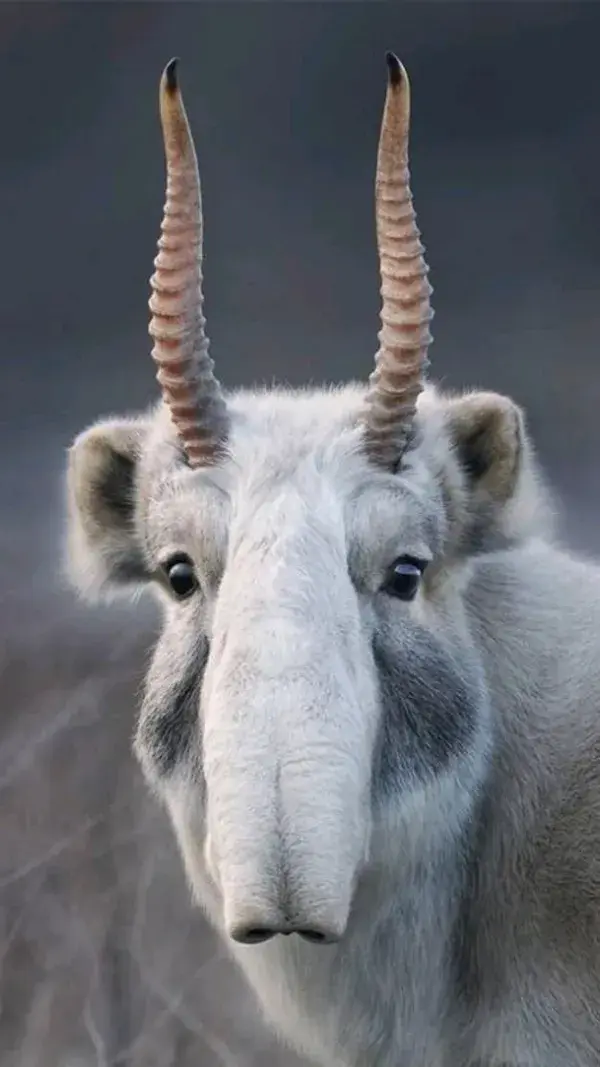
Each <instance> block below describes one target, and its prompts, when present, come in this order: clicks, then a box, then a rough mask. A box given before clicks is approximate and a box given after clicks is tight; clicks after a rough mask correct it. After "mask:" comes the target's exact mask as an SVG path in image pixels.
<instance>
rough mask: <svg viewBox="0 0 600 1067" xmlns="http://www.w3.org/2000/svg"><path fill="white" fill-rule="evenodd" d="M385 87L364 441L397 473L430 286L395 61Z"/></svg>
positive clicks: (424, 359) (404, 79)
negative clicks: (376, 301)
mask: <svg viewBox="0 0 600 1067" xmlns="http://www.w3.org/2000/svg"><path fill="white" fill-rule="evenodd" d="M386 62H387V66H388V85H387V92H386V99H385V106H384V113H383V119H382V124H381V133H380V138H379V148H378V154H377V173H376V181H375V215H376V231H377V247H378V252H379V269H380V278H381V286H380V293H381V296H382V306H381V313H380V314H381V329H380V331H379V333H378V340H379V350H378V352H377V354H376V357H375V369H374V370H373V372H372V374H371V375H370V377H369V384H368V389H367V397H366V414H365V443H366V448H367V452H368V454H369V456H370V458H371V459H373V460H374V461H375V462H376V463H377V464H378V465H381V466H384V467H392V468H393V467H395V465H396V464H397V463H398V461H399V459H400V458H401V456H402V454H403V452H404V451H405V449H406V447H407V445H408V443H409V441H410V438H411V435H412V425H413V422H414V416H415V412H416V404H417V398H418V396H419V394H420V393H421V391H422V389H423V384H424V377H425V372H426V369H427V366H428V362H429V361H428V355H427V353H428V349H429V345H430V344H431V341H432V340H433V338H432V336H431V332H430V329H429V323H430V321H431V319H432V318H433V310H432V308H431V304H430V296H431V293H432V291H433V290H432V287H431V285H430V283H429V280H428V274H429V268H428V266H427V264H426V262H425V258H424V248H423V245H422V243H421V240H420V236H421V235H420V231H419V229H418V227H417V223H416V214H415V210H414V206H413V200H412V193H411V189H410V171H409V166H408V141H409V127H410V83H409V79H408V74H407V73H406V70H405V68H404V67H403V65H402V63H401V62H400V60H399V59H398V58H397V56H395V55H394V53H392V52H388V53H387V54H386Z"/></svg>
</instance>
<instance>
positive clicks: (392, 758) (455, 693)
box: [373, 628, 486, 794]
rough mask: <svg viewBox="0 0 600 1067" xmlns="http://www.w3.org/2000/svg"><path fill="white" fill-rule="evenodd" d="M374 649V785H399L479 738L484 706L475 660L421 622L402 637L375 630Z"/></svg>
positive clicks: (429, 775) (427, 776)
mask: <svg viewBox="0 0 600 1067" xmlns="http://www.w3.org/2000/svg"><path fill="white" fill-rule="evenodd" d="M373 655H374V659H375V664H376V668H377V674H378V679H379V691H380V699H381V704H382V720H381V732H380V739H379V746H378V756H377V761H376V766H375V773H374V781H375V788H376V789H377V790H378V791H379V792H380V793H381V794H386V793H398V792H401V791H402V790H403V789H404V788H407V787H409V785H410V783H411V781H412V782H415V780H416V781H418V782H419V783H422V784H425V783H427V782H428V781H431V780H432V779H433V778H435V777H438V776H440V775H443V774H444V772H445V771H446V770H447V769H448V768H449V766H450V765H451V764H452V763H453V762H455V761H456V760H460V758H461V757H463V756H466V755H468V753H469V752H470V751H471V749H472V748H473V747H474V746H475V745H476V743H477V742H476V737H477V734H478V730H479V724H480V720H481V717H482V715H483V714H484V709H485V706H486V702H485V694H484V690H483V686H482V680H481V672H480V669H479V666H478V664H477V663H476V662H475V660H474V659H472V657H471V656H470V654H469V653H468V651H465V652H464V653H461V652H459V651H454V650H451V649H449V648H446V647H444V645H443V644H442V643H437V642H436V641H435V640H434V639H433V638H432V637H431V635H430V634H429V633H428V631H426V630H418V629H416V628H415V631H414V632H412V633H411V634H410V635H403V640H402V642H394V641H393V640H392V639H391V638H390V639H388V640H386V639H385V638H384V637H381V636H377V637H376V638H375V639H374V642H373Z"/></svg>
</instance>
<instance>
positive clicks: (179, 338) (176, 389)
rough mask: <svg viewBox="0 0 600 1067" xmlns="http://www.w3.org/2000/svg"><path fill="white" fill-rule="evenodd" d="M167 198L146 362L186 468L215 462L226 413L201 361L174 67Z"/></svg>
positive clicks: (167, 120) (190, 193)
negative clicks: (149, 353) (150, 344)
mask: <svg viewBox="0 0 600 1067" xmlns="http://www.w3.org/2000/svg"><path fill="white" fill-rule="evenodd" d="M159 101H160V119H161V125H162V132H163V140H164V146H165V156H166V165H167V191H166V199H165V207H164V214H163V220H162V225H161V236H160V238H159V241H158V250H159V251H158V255H157V256H156V259H155V260H154V266H155V268H156V269H155V273H154V274H153V275H152V277H151V279H150V285H151V288H152V296H151V297H150V301H149V307H150V311H151V312H152V317H151V320H150V326H149V332H150V335H151V336H152V338H153V339H154V347H153V349H152V358H153V359H154V360H155V362H156V363H157V364H158V372H157V375H156V376H157V378H158V381H159V384H160V387H161V391H162V395H163V398H164V400H165V403H166V404H167V405H168V408H169V411H170V413H171V418H172V420H173V424H174V426H175V429H176V430H177V433H178V435H179V438H180V439H181V442H182V444H183V447H184V449H185V453H186V456H187V459H188V462H189V464H190V466H192V467H200V466H205V465H211V464H214V463H215V462H217V460H218V459H219V457H220V456H221V454H222V451H223V446H224V443H225V439H226V435H227V408H226V404H225V400H224V398H223V395H222V391H221V386H220V385H219V382H218V381H217V379H216V378H215V375H214V373H213V368H214V363H213V361H212V359H211V358H210V356H209V354H208V347H209V341H208V337H207V336H206V331H205V325H206V323H205V319H204V315H203V303H204V299H203V295H202V238H203V224H202V194H201V189H200V178H199V175H198V162H197V159H196V150H195V148H194V142H193V139H192V135H191V132H190V127H189V123H188V119H187V115H186V112H185V107H184V105H183V99H182V96H181V92H180V89H179V85H178V82H177V59H172V60H171V61H170V62H169V63H168V64H167V66H166V67H165V69H164V72H163V75H162V78H161V81H160V93H159Z"/></svg>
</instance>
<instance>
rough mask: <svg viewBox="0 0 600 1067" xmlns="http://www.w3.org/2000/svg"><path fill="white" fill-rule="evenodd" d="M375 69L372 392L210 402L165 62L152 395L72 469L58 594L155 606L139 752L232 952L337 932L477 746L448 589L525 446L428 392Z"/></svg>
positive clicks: (180, 116) (474, 548) (499, 404)
mask: <svg viewBox="0 0 600 1067" xmlns="http://www.w3.org/2000/svg"><path fill="white" fill-rule="evenodd" d="M389 71H390V78H389V84H388V95H387V99H386V109H385V112H384V120H383V126H382V136H381V142H380V150H379V158H378V172H377V220H378V240H379V247H380V258H381V271H382V293H383V309H382V320H383V328H382V331H381V334H380V341H381V347H380V350H379V353H378V356H377V363H376V369H375V371H374V373H373V375H372V376H371V379H370V382H369V386H368V388H367V389H363V388H361V387H358V386H347V387H345V388H341V389H338V390H323V391H311V392H309V391H306V392H298V393H291V392H286V391H282V390H280V391H276V390H275V391H271V392H265V393H260V394H258V393H246V394H236V395H233V396H229V397H226V396H225V394H224V393H223V392H222V390H221V388H220V386H219V383H218V382H217V380H216V378H215V377H214V374H213V365H212V360H210V359H209V357H208V351H207V340H206V337H205V334H204V318H203V315H202V295H201V290H200V282H201V267H200V264H201V246H202V240H201V238H202V230H201V214H200V187H199V182H198V174H197V168H196V159H195V153H194V149H193V144H192V142H191V136H190V133H189V128H188V125H187V119H186V117H185V112H184V110H183V104H182V101H181V97H180V95H179V91H178V88H177V85H176V81H175V76H174V68H173V64H170V65H169V67H168V68H167V70H166V72H165V75H164V77H163V82H162V84H161V116H162V121H163V130H164V134H165V147H166V154H167V174H168V183H167V202H166V205H165V217H164V220H163V228H162V229H163V232H162V237H161V240H160V251H159V255H158V257H157V259H156V268H157V269H156V273H155V274H154V275H153V278H152V286H153V290H154V293H153V296H152V299H151V308H152V312H153V315H152V321H151V333H152V335H153V337H154V338H155V341H156V344H155V348H154V352H153V355H154V358H155V360H156V362H157V364H158V366H159V374H158V377H159V381H160V384H161V388H162V393H163V403H161V405H160V406H159V407H158V408H157V410H156V411H155V412H151V413H149V414H148V415H146V416H142V417H140V418H137V419H118V418H114V419H110V420H106V421H104V422H101V423H98V424H97V425H96V426H93V427H91V428H90V429H88V430H86V431H85V432H84V433H83V434H82V435H80V437H79V438H78V439H77V441H76V442H75V444H74V446H73V448H72V450H71V454H70V459H69V472H68V512H69V523H68V546H69V551H68V562H69V568H70V573H71V576H72V578H73V580H74V582H75V584H76V585H77V587H78V588H79V589H80V590H81V591H82V592H84V593H91V592H105V591H109V592H110V591H112V590H115V591H118V590H122V589H125V590H131V589H132V588H133V589H136V588H139V587H140V586H142V587H150V588H152V589H154V590H155V591H156V592H157V593H158V595H159V596H160V598H161V602H162V604H163V607H164V627H163V632H162V635H161V638H160V640H159V642H158V644H157V647H156V650H155V653H154V657H153V661H152V664H151V667H150V670H149V673H148V677H147V681H146V690H145V696H144V700H143V705H142V710H141V716H140V722H139V727H138V732H137V737H136V742H135V747H136V752H137V754H138V757H139V759H140V761H141V763H142V766H143V767H144V769H145V772H146V774H147V776H148V779H149V781H150V782H151V783H152V784H153V786H154V787H155V788H156V789H157V790H158V791H159V792H160V794H161V796H162V797H163V798H164V799H165V801H166V802H167V805H168V807H169V811H170V813H171V817H172V820H173V825H174V827H175V830H176V832H177V835H178V839H179V842H180V846H181V849H182V853H183V857H184V860H185V864H186V868H187V871H188V874H189V877H190V880H191V882H192V885H193V886H194V887H195V888H196V890H197V892H198V895H199V896H201V897H202V896H203V894H204V891H205V889H206V871H207V870H208V872H209V883H210V893H211V894H212V897H211V899H213V900H214V901H215V909H216V914H217V917H218V918H219V920H220V922H221V923H222V925H223V927H224V929H225V930H226V931H227V933H228V934H229V935H230V936H231V938H233V939H234V940H236V941H241V942H246V943H254V942H257V941H261V940H265V939H267V938H270V937H272V936H274V935H275V934H278V933H283V934H289V933H293V932H296V933H299V934H301V935H302V936H304V937H305V938H308V939H309V940H312V941H317V942H318V941H321V942H329V941H336V940H338V939H339V938H340V937H342V936H343V934H344V932H345V930H346V928H347V924H348V921H349V915H350V912H351V907H352V901H353V896H354V892H355V888H356V885H357V882H358V880H359V879H360V875H361V871H362V870H363V868H364V866H365V864H369V863H370V862H377V856H378V843H377V834H378V832H379V828H380V826H381V822H382V815H383V814H384V813H385V812H386V811H389V809H390V806H393V808H394V811H396V812H399V813H400V816H399V818H400V819H404V822H405V824H406V826H408V827H410V829H411V832H412V833H417V834H418V833H419V832H421V831H420V830H419V826H420V825H421V823H419V820H418V819H416V817H415V813H416V812H420V815H421V817H422V816H423V812H426V811H428V810H429V809H428V807H427V804H428V798H431V797H432V796H433V797H437V798H438V801H439V789H440V786H444V784H447V783H454V785H453V789H454V791H452V789H449V791H447V795H445V799H444V801H443V805H442V809H441V810H442V818H441V821H440V825H441V826H442V832H446V831H447V829H448V826H451V827H453V826H454V825H455V824H458V823H460V819H461V814H462V813H463V812H464V808H465V804H467V803H468V797H469V795H470V789H471V787H472V782H473V779H474V778H475V779H476V778H477V775H478V773H480V772H479V770H478V768H479V767H480V763H481V756H482V754H483V752H484V749H485V743H484V740H483V738H484V737H485V722H486V718H487V701H486V694H485V687H484V685H483V681H482V674H481V669H480V665H479V662H478V659H477V656H476V654H475V651H474V648H473V645H472V642H471V637H470V634H469V628H468V626H467V623H466V620H465V612H464V606H463V591H464V583H465V581H466V580H467V578H468V560H469V558H470V555H472V554H473V553H474V552H480V551H486V548H487V547H489V545H490V544H493V543H495V541H496V540H497V538H498V537H500V538H502V537H503V536H505V535H506V536H508V537H510V536H511V533H510V522H511V515H513V513H514V507H513V505H514V502H515V499H517V498H518V495H519V486H520V481H521V471H522V469H523V456H524V445H525V437H524V431H523V425H522V420H521V417H520V414H519V412H518V411H517V409H516V408H515V406H514V405H513V404H512V403H511V402H510V401H508V400H506V399H504V398H502V397H498V396H495V395H492V394H474V395H471V396H467V397H462V398H457V399H454V400H444V399H443V398H439V397H437V395H436V394H435V393H434V392H433V391H432V390H424V383H423V367H424V362H425V356H426V351H427V345H428V343H429V340H430V338H429V332H428V323H429V319H430V318H431V310H430V307H429V293H430V287H429V286H428V283H427V280H426V267H425V264H424V261H423V257H422V248H421V245H420V244H419V241H418V236H417V231H416V228H415V221H414V212H413V209H412V202H411V198H410V191H409V189H408V171H407V139H408V81H407V79H406V75H405V72H404V71H403V69H402V68H401V66H400V64H399V63H398V61H397V60H396V59H395V57H390V59H389ZM417 401H418V402H417ZM417 801H418V804H420V807H419V806H418V804H417ZM423 801H424V806H423ZM444 805H445V807H444ZM438 807H439V803H438ZM452 812H454V814H452ZM421 821H423V820H422V819H421ZM423 832H425V831H423ZM394 840H396V841H397V842H401V841H404V840H405V838H403V837H402V835H396V837H395V838H394ZM402 847H404V846H401V845H400V844H399V845H398V848H399V849H400V851H401V848H402ZM401 861H402V856H401V855H400V856H399V862H401Z"/></svg>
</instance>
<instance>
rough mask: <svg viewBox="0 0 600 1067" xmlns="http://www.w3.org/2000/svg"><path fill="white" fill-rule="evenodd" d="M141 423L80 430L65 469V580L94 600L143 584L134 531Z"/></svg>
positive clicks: (101, 424) (113, 423)
mask: <svg viewBox="0 0 600 1067" xmlns="http://www.w3.org/2000/svg"><path fill="white" fill-rule="evenodd" d="M146 433H147V422H146V421H145V420H144V419H142V418H139V419H136V418H130V419H106V420H103V421H102V422H99V423H97V424H96V425H94V426H91V427H90V428H89V429H87V430H84V431H83V433H81V434H80V435H79V436H78V437H77V438H76V439H75V442H74V443H73V445H72V446H71V449H70V451H69V459H68V466H67V558H66V568H67V573H68V577H69V579H70V581H71V582H72V583H73V584H74V585H75V586H76V588H77V589H78V590H79V592H80V593H82V594H83V595H84V596H92V597H93V596H94V595H98V594H102V593H104V592H116V591H117V590H118V589H123V588H125V589H127V590H129V591H131V588H132V586H134V585H139V584H140V583H142V582H145V581H147V580H148V579H149V575H148V573H147V569H146V565H145V561H144V554H143V550H142V545H141V543H140V541H139V538H138V536H137V532H136V480H137V466H138V460H139V457H140V454H141V450H142V447H143V443H144V439H145V437H146Z"/></svg>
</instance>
